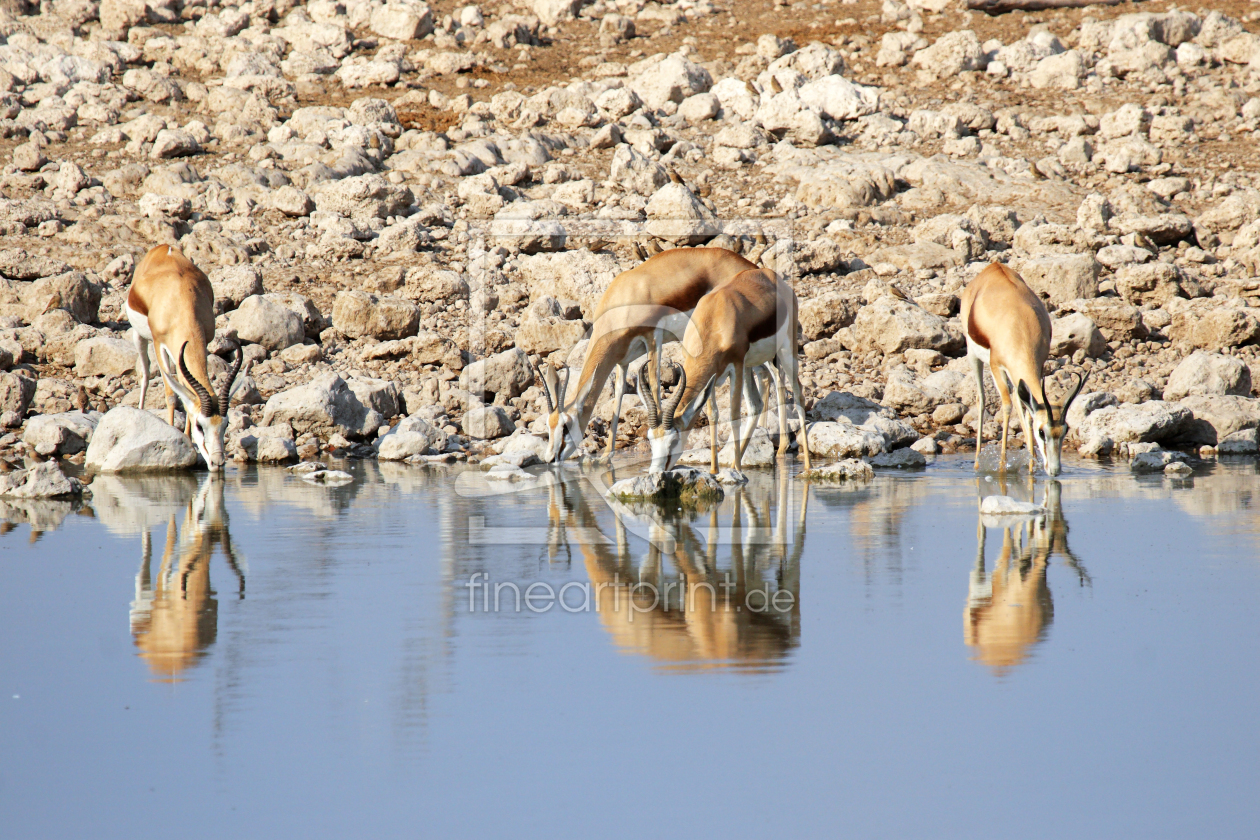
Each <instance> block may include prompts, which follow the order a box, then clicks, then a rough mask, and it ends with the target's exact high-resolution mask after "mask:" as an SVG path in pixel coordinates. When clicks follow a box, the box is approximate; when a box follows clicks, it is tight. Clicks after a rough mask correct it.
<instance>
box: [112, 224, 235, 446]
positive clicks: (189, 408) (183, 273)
mask: <svg viewBox="0 0 1260 840" xmlns="http://www.w3.org/2000/svg"><path fill="white" fill-rule="evenodd" d="M127 320H128V321H130V322H131V326H132V327H133V328H134V329H135V332H134V334H133V340H134V341H135V344H136V350H137V351H138V352H139V354H140V358H139V362H138V364H137V368H138V371H139V374H140V408H141V409H142V410H143V409H144V403H145V398H146V397H147V396H148V393H149V344H150V343H153V344H155V345H156V346H157V347H156V349H157V353H156V357H157V363H158V372H159V373H161V374H162V384H163V385H165V386H166V422H168V423H170V424H171V425H172V426H173V425H175V401H174V400H173V399H172V398H171V395H172V393H175V394H178V395H179V399H180V402H181V403H183V406H184V414H185V415H186V416H187V421H186V423H185V427H184V433H185V434H186V435H188V436H189V437H190V438H192V441H193V443H194V444H196V446H197V451H198V452H200V453H201V457H202V458H203V459H204V460H205V462H206V466H207V467H209V468H210V469H211V470H221V469H223V463H224V456H223V433H224V432H225V431H226V428H227V423H226V422H225V420H224V417H225V415H226V414H227V408H228V403H229V402H230V401H231V399H232V395H233V394H235V393H236V391H237V389H239V388H240V387H241V385H242V384H244V382H245V379H244V377H241V379H240V381H238V382H236V384H235V386H233V380H235V379H236V374H237V373H238V372H239V371H240V369H241V362H242V360H243V358H244V356H243V354H242V353H241V350H240V348H237V351H236V362H235V363H234V364H233V365H232V368H231V370H230V371H229V373H228V378H227V382H225V383H224V384H223V389H222V391H220V393H219V394H217V395H216V394H215V393H214V386H213V384H212V383H211V382H210V375H209V373H208V372H207V371H206V345H207V344H209V343H210V340H211V339H213V338H214V290H213V289H212V288H211V287H210V280H209V279H208V278H207V277H206V275H205V274H203V273H202V272H201V269H199V268H197V266H195V265H193V264H192V262H190V261H189V260H188V258H187V257H185V256H184V255H183V254H181V253H180V252H179V251H177V250H176V249H174V248H172V247H170V246H169V245H159V246H157V247H156V248H154V249H152V250H151V251H149V253H147V254H145V255H144V259H143V260H141V261H140V265H138V266H136V271H135V274H134V276H133V278H132V281H131V291H129V292H128V293H127Z"/></svg>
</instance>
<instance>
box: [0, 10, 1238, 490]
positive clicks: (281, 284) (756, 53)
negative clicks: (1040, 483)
mask: <svg viewBox="0 0 1260 840" xmlns="http://www.w3.org/2000/svg"><path fill="white" fill-rule="evenodd" d="M1249 8H1250V6H1249V4H1247V3H1241V2H1239V3H1232V2H1231V3H1227V4H1224V5H1223V6H1222V5H1218V6H1217V7H1215V8H1214V9H1212V10H1200V11H1196V12H1190V11H1185V10H1179V9H1174V8H1171V7H1170V6H1168V4H1166V3H1147V4H1142V5H1141V6H1136V7H1132V8H1130V7H1128V6H1125V7H1098V8H1091V9H1078V10H1067V11H1059V12H1045V13H1038V14H1022V13H1017V14H1013V15H1005V16H1001V17H1000V18H987V17H984V16H983V15H979V14H976V13H972V12H966V11H962V10H960V8H959V6H957V5H956V4H953V3H946V2H939V1H938V0H915V2H912V3H909V4H904V3H901V2H898V0H887V2H883V3H874V2H870V0H860V1H859V2H856V3H853V2H830V3H827V2H824V3H817V4H812V5H811V4H804V3H796V4H784V3H779V4H777V5H776V4H773V3H769V2H767V3H764V4H761V3H758V4H734V6H732V5H730V4H722V3H713V2H707V1H706V0H701V1H700V2H694V0H682V2H677V3H646V2H642V0H617V2H611V0H599V2H595V3H581V2H578V0H529V1H528V2H525V0H521V2H517V3H515V4H512V3H498V4H481V5H468V4H453V3H440V2H439V3H431V4H427V5H426V4H423V3H410V2H397V0H395V1H394V2H389V3H382V2H332V1H331V0H315V2H311V3H307V4H304V5H298V4H294V3H292V2H291V0H253V2H246V3H233V2H218V1H217V0H185V2H182V3H181V2H179V0H147V2H141V0H103V2H99V3H98V2H95V0H53V2H50V3H45V4H43V6H42V7H41V9H42V12H40V13H36V14H30V12H35V11H39V10H35V9H33V8H31V7H29V6H27V5H24V3H23V2H22V0H13V2H10V3H9V4H7V5H5V6H4V7H3V9H5V11H0V35H2V36H3V41H4V43H3V45H0V138H3V139H0V145H2V146H3V151H2V152H0V155H2V156H3V157H2V159H3V160H4V161H5V163H4V168H3V170H0V230H3V231H4V233H5V241H4V243H3V246H2V247H0V369H2V372H0V426H3V427H4V430H3V431H4V433H3V436H0V457H3V458H5V459H6V460H9V461H12V462H18V461H21V460H22V459H24V458H27V457H33V458H37V459H43V458H59V459H65V460H68V461H70V462H72V463H83V464H84V465H85V466H86V467H87V468H89V469H90V470H112V469H135V468H142V467H149V468H172V467H178V468H183V467H186V466H188V465H189V463H190V460H189V459H190V455H189V453H190V452H191V447H190V446H189V447H186V449H187V451H185V449H181V447H180V445H179V443H178V442H176V441H175V440H174V439H171V440H170V441H168V442H167V444H164V445H163V446H161V447H158V448H157V449H156V450H154V451H156V452H157V453H158V454H157V455H152V456H151V455H149V454H146V453H147V452H148V451H149V449H152V447H151V446H150V447H149V449H145V447H146V446H149V443H151V441H149V439H148V438H145V437H144V436H142V435H140V434H139V432H138V431H136V429H135V428H133V427H135V426H137V424H138V425H143V426H144V427H145V428H146V429H147V428H149V427H150V426H153V429H152V430H151V431H152V435H157V436H164V438H165V437H170V435H169V434H167V432H169V431H171V430H170V427H166V432H163V431H162V430H159V429H157V427H156V426H154V424H151V423H147V422H141V421H138V420H136V419H135V418H136V417H137V416H139V415H135V414H131V415H127V417H130V419H131V421H132V422H131V424H130V425H128V424H126V423H123V420H124V419H126V418H125V417H124V414H125V412H120V408H119V407H124V408H126V407H135V405H136V402H137V400H138V393H139V389H138V383H137V381H136V374H135V350H134V345H133V344H132V343H131V341H130V340H129V339H128V337H127V329H128V325H127V323H126V317H125V313H124V310H123V304H124V301H125V299H126V294H127V290H128V287H129V283H130V280H131V273H132V270H133V268H134V266H135V264H136V262H137V260H138V259H139V258H140V256H142V255H143V253H144V252H145V251H146V250H147V249H148V248H150V247H152V246H153V245H155V244H159V243H163V242H166V243H170V244H172V245H175V246H177V247H179V248H180V249H181V250H183V251H184V253H185V254H187V255H188V256H189V257H190V258H191V259H192V260H193V261H194V262H195V263H197V264H198V265H199V266H200V267H201V268H202V269H203V270H204V271H206V273H207V274H208V275H209V276H210V278H211V282H212V284H213V286H214V289H215V310H216V315H217V337H216V339H215V341H214V342H213V344H212V345H211V347H210V349H211V352H212V357H211V368H210V369H211V374H212V376H214V375H218V376H223V375H225V374H226V372H227V368H228V363H227V359H228V358H229V357H230V356H231V354H232V353H233V352H234V351H235V349H236V348H237V347H241V348H243V351H244V355H245V358H246V363H247V365H248V368H247V369H248V376H249V380H250V381H249V382H248V383H247V385H246V387H245V388H243V389H242V392H241V394H240V395H239V398H238V405H236V406H234V407H233V408H232V409H231V411H230V413H229V421H230V425H229V433H228V447H229V449H228V452H229V456H230V457H233V458H235V459H237V460H238V461H242V462H249V461H257V462H266V463H283V462H293V461H296V460H303V461H315V460H318V459H320V458H322V457H325V456H333V457H341V456H351V457H374V458H380V459H384V460H396V461H406V462H411V463H420V462H425V461H428V460H434V459H438V460H448V459H452V458H457V459H467V460H471V461H479V462H481V463H484V464H488V465H490V466H492V467H494V466H496V465H500V464H506V465H507V467H505V468H504V469H507V468H508V467H520V466H521V465H523V464H526V463H528V462H529V461H530V459H531V458H532V457H536V455H537V454H538V449H539V447H540V445H541V437H540V435H541V434H542V433H543V431H544V428H543V421H542V417H543V413H544V411H545V404H544V399H543V394H542V390H541V388H540V386H539V384H538V383H537V382H536V381H535V378H534V366H535V365H536V364H538V363H540V362H542V361H550V362H552V363H553V364H568V365H570V366H573V367H578V366H580V364H581V360H582V358H583V354H584V352H585V343H584V341H583V340H582V338H583V335H584V334H585V333H586V331H587V330H588V328H589V326H590V323H589V319H590V317H591V315H592V312H593V309H594V305H595V303H596V301H597V300H598V297H599V295H600V293H601V292H602V291H603V289H604V288H606V287H607V284H608V283H609V282H610V281H611V280H612V278H613V277H614V276H615V275H616V274H617V273H619V272H620V271H623V270H626V269H628V268H631V267H633V266H634V265H637V264H638V263H639V262H640V261H641V260H642V259H644V258H645V257H646V256H647V255H649V254H651V253H655V252H657V251H659V250H661V249H663V248H671V247H688V246H695V245H708V246H716V247H727V248H731V249H734V250H737V251H740V252H741V253H744V254H745V255H746V256H749V257H750V258H751V259H754V260H755V261H759V262H761V263H762V264H764V265H766V266H767V267H770V268H773V269H775V270H776V271H779V272H780V273H782V274H784V275H785V276H786V277H788V278H789V279H790V281H791V282H792V283H793V285H794V287H795V288H796V290H797V294H798V296H799V298H800V301H801V318H800V320H801V326H802V332H803V341H804V345H803V356H804V365H803V371H804V373H803V381H804V384H805V391H806V398H807V402H808V403H809V404H810V406H809V417H810V419H811V421H814V422H815V425H814V426H813V428H812V435H811V438H812V440H813V441H815V443H814V444H813V446H812V448H813V449H815V450H816V454H818V455H820V456H822V457H823V458H827V459H847V458H853V457H859V458H861V457H867V458H870V457H873V456H878V455H880V454H881V453H887V452H892V451H895V450H900V449H903V448H907V447H911V448H913V450H915V451H917V452H920V453H926V454H930V453H937V452H946V453H948V452H954V451H962V450H966V449H967V448H968V447H969V446H974V434H975V417H974V408H973V406H974V404H975V396H976V395H975V393H974V384H973V382H972V380H971V376H970V371H969V368H968V366H967V363H966V360H965V359H963V358H960V357H961V355H962V353H963V349H964V348H963V342H962V332H961V330H960V327H959V324H958V321H957V317H956V315H957V311H958V296H959V294H960V293H961V290H962V289H963V288H964V286H965V285H966V283H967V282H968V281H969V280H970V279H971V278H972V277H974V276H975V275H976V274H977V273H978V271H979V270H980V269H981V268H983V267H984V266H985V265H987V264H988V263H989V262H991V261H994V260H999V261H1002V262H1006V263H1008V264H1009V265H1011V266H1012V267H1013V268H1015V269H1016V270H1017V271H1019V272H1020V273H1021V275H1022V276H1023V277H1024V278H1025V279H1026V280H1027V281H1028V283H1029V284H1030V285H1031V286H1032V287H1033V288H1034V289H1035V290H1036V291H1037V292H1038V293H1040V294H1041V295H1042V296H1043V298H1044V299H1045V300H1046V302H1047V306H1048V307H1049V308H1050V311H1051V314H1052V317H1053V318H1054V329H1055V335H1054V341H1053V347H1052V358H1051V361H1050V362H1049V364H1048V366H1047V380H1048V389H1049V390H1050V392H1051V393H1052V394H1057V393H1059V392H1061V390H1062V389H1063V388H1065V387H1066V385H1067V384H1068V383H1070V382H1071V381H1073V380H1074V378H1075V375H1076V374H1077V373H1079V372H1082V371H1085V370H1088V371H1089V372H1090V379H1089V386H1088V388H1087V391H1086V393H1083V394H1082V395H1081V397H1080V398H1079V399H1078V401H1077V403H1076V404H1075V405H1074V406H1073V409H1072V412H1071V415H1070V416H1069V422H1070V425H1071V427H1072V429H1073V431H1072V433H1071V435H1070V437H1069V439H1068V445H1069V448H1073V447H1075V448H1077V449H1078V450H1079V451H1080V452H1081V453H1082V454H1084V455H1086V456H1091V457H1094V456H1120V457H1138V456H1141V458H1142V461H1141V463H1142V464H1144V465H1147V466H1151V465H1155V464H1156V462H1158V463H1159V465H1160V466H1161V467H1170V468H1171V467H1173V466H1174V465H1176V464H1180V463H1181V462H1182V461H1184V460H1185V458H1184V457H1183V456H1177V455H1173V454H1169V452H1168V451H1169V450H1179V451H1182V452H1187V453H1191V454H1192V455H1193V456H1195V457H1215V455H1216V454H1218V453H1230V454H1255V452H1256V450H1257V440H1256V428H1257V426H1260V400H1257V399H1256V397H1255V395H1256V393H1257V391H1256V388H1257V387H1260V350H1258V342H1260V280H1258V279H1257V277H1256V275H1257V267H1258V266H1260V221H1257V218H1258V217H1260V185H1258V184H1257V178H1256V175H1255V173H1256V171H1257V169H1256V163H1257V154H1256V147H1257V142H1256V132H1257V130H1260V35H1257V34H1255V33H1253V32H1252V31H1251V30H1252V29H1254V28H1255V20H1254V19H1255V18H1257V13H1252V12H1250V11H1248V9H1249ZM1134 9H1136V10H1137V11H1134ZM987 387H988V388H989V389H991V388H992V385H991V383H988V385H987ZM607 394H608V395H610V394H611V389H608V391H607ZM988 404H989V405H990V406H994V405H996V395H995V394H990V397H989V399H988ZM163 406H164V403H163V398H162V396H161V394H160V389H158V388H152V389H151V390H150V398H149V405H147V406H145V408H148V409H150V410H155V411H156V410H160V409H162V408H163ZM610 411H611V400H609V399H605V400H604V402H603V403H602V404H601V406H600V408H599V409H598V410H597V412H596V419H595V421H594V422H593V424H592V427H591V429H590V435H589V436H588V438H587V441H586V444H585V446H586V451H587V452H588V453H591V454H594V453H596V452H598V451H599V450H600V449H601V448H602V447H603V446H604V445H605V438H604V435H606V433H607V422H608V420H609V418H610ZM159 413H161V412H159ZM154 419H157V415H154ZM158 425H164V421H163V422H160V423H159V424H158ZM766 425H767V426H769V428H768V429H767V430H766V432H765V433H764V434H763V433H762V432H758V436H757V440H756V441H755V445H754V446H753V447H752V448H751V454H752V455H753V456H754V457H753V460H752V461H749V460H747V459H746V460H745V463H747V464H750V465H755V464H756V463H757V458H758V457H767V456H766V453H769V455H768V457H770V458H772V457H773V443H774V441H775V437H776V435H777V421H775V420H773V419H771V420H770V421H769V422H768V423H767V424H766ZM644 426H645V418H644V416H643V413H642V411H641V410H640V408H639V406H638V402H637V399H636V398H634V397H633V396H630V397H627V399H626V409H625V411H624V412H623V422H622V423H621V425H620V427H619V433H620V435H619V436H620V437H621V440H620V441H619V446H621V447H634V446H636V445H637V444H638V441H639V440H640V437H641V435H642V432H643V429H644ZM997 431H998V430H997V423H996V421H995V420H993V419H992V417H990V420H989V422H988V424H986V430H985V438H986V440H991V439H993V438H994V437H995V435H996V433H997ZM103 432H105V434H103ZM693 434H694V435H699V436H701V437H699V438H696V439H694V440H693V443H694V444H695V445H696V446H702V447H705V448H706V454H705V460H707V437H708V430H707V429H701V430H698V431H697V432H693ZM175 437H181V438H182V436H181V435H178V434H176V435H175ZM107 444H108V445H107ZM128 447H131V448H130V449H129V448H128ZM94 450H95V451H94ZM191 458H192V459H193V460H195V453H194V454H192V455H191ZM893 460H896V459H893ZM1136 464H1137V462H1135V465H1136ZM1143 468H1145V467H1143ZM850 472H857V473H861V472H862V471H861V470H860V469H857V470H852V469H851V470H850Z"/></svg>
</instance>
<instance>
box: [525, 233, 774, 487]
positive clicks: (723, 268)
mask: <svg viewBox="0 0 1260 840" xmlns="http://www.w3.org/2000/svg"><path fill="white" fill-rule="evenodd" d="M751 268H756V266H755V265H754V264H753V263H751V262H749V261H748V260H746V259H745V258H743V257H741V256H740V255H739V254H736V253H735V252H734V251H728V250H726V249H724V248H675V249H673V250H670V251H663V252H661V253H660V254H657V255H656V256H654V257H652V258H651V259H649V260H647V261H646V262H644V263H643V264H642V265H639V266H636V267H635V268H632V269H630V270H629V271H623V272H622V273H621V274H618V275H617V276H616V277H615V278H613V281H612V283H611V284H610V285H609V286H608V289H607V290H605V292H604V294H603V296H601V297H600V299H599V304H598V306H596V308H595V319H594V322H593V326H592V328H591V339H590V342H589V344H588V345H587V350H586V360H585V361H584V362H583V363H582V371H581V373H580V374H579V375H578V381H577V385H576V387H575V389H574V390H573V392H572V399H571V400H570V401H569V402H565V398H566V394H568V392H569V387H568V385H569V375H570V374H569V373H568V372H566V374H565V379H564V381H563V382H561V381H560V380H559V377H558V376H557V375H556V372H555V370H554V369H553V368H552V367H551V365H549V364H548V365H545V366H544V369H543V371H540V373H539V377H540V379H541V380H542V383H543V391H544V394H545V397H546V400H547V411H548V416H547V434H548V443H547V457H546V460H547V461H548V462H549V463H559V462H561V461H563V460H565V459H566V458H568V457H569V456H571V455H572V454H573V453H574V452H576V451H577V449H578V447H579V446H580V445H581V443H582V438H583V436H584V435H585V434H586V424H587V423H589V422H590V420H591V415H592V414H594V413H595V405H596V403H597V402H598V401H599V395H600V392H601V391H602V390H603V389H604V383H605V382H607V381H608V377H609V376H610V375H613V374H614V373H615V374H616V375H617V376H616V380H615V383H614V390H615V395H614V396H615V404H614V406H613V416H612V424H611V427H610V428H609V431H608V451H607V457H608V458H611V457H612V454H613V451H614V450H615V449H616V446H617V421H618V419H619V418H620V416H621V400H622V398H623V397H624V396H625V392H626V372H627V371H626V369H627V368H628V367H629V365H630V362H631V361H633V360H634V359H636V358H638V357H639V356H642V355H643V354H645V353H649V354H652V355H653V357H654V358H656V359H658V360H659V358H660V349H661V346H662V345H663V344H664V343H665V342H666V341H667V340H673V339H675V338H676V337H678V336H681V335H682V334H683V331H684V330H685V328H686V325H687V323H688V322H689V321H690V319H691V316H692V314H693V313H694V311H695V308H696V304H697V303H698V302H699V301H700V300H701V299H702V298H703V297H704V296H705V295H707V294H709V293H711V292H712V291H713V290H714V289H716V288H718V287H719V286H720V285H721V284H722V283H724V282H726V281H727V280H729V279H730V278H731V277H734V276H735V275H736V274H739V273H740V272H742V271H747V270H748V269H751ZM657 364H659V361H658V362H657Z"/></svg>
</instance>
